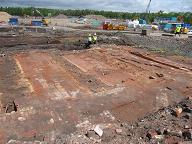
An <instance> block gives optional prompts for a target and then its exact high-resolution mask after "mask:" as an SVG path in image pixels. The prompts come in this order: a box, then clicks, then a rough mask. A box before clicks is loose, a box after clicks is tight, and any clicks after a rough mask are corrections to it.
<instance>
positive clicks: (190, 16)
mask: <svg viewBox="0 0 192 144" xmlns="http://www.w3.org/2000/svg"><path fill="white" fill-rule="evenodd" d="M37 9H38V10H39V11H40V12H41V13H42V15H44V16H45V17H46V16H57V15H58V14H64V15H66V16H79V17H80V16H85V15H102V16H104V17H106V18H114V19H117V18H118V19H132V20H133V19H145V20H147V21H148V22H153V21H154V19H155V18H158V17H163V18H170V17H177V18H178V20H179V21H180V20H182V21H184V22H185V23H191V24H192V12H170V13H164V12H163V11H159V12H157V13H130V12H113V11H103V10H102V11H98V10H89V9H85V10H79V9H76V10H72V9H67V10H63V9H47V8H37ZM33 10H34V8H33V7H27V8H22V7H0V11H5V12H7V13H9V14H11V15H17V16H40V15H39V14H38V13H34V12H33Z"/></svg>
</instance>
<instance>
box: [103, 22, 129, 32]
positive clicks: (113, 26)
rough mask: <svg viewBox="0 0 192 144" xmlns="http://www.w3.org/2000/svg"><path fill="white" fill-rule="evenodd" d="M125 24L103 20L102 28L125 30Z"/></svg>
mask: <svg viewBox="0 0 192 144" xmlns="http://www.w3.org/2000/svg"><path fill="white" fill-rule="evenodd" d="M126 28H127V26H125V25H123V24H113V23H112V22H111V21H105V22H104V23H103V30H119V31H123V30H126Z"/></svg>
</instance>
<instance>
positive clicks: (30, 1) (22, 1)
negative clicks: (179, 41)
mask: <svg viewBox="0 0 192 144" xmlns="http://www.w3.org/2000/svg"><path fill="white" fill-rule="evenodd" d="M148 2H149V0H79V1H77V0H54V1H53V0H0V6H36V7H48V8H64V9H97V10H112V11H128V12H143V11H145V9H146V7H147V5H148ZM150 10H151V11H159V10H164V11H192V0H152V3H151V7H150Z"/></svg>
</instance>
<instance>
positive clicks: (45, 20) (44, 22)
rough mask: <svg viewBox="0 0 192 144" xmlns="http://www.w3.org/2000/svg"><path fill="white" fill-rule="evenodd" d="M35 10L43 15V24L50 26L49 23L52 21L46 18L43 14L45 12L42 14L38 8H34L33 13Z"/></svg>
mask: <svg viewBox="0 0 192 144" xmlns="http://www.w3.org/2000/svg"><path fill="white" fill-rule="evenodd" d="M35 12H37V13H38V14H39V15H40V16H41V17H42V19H41V21H42V24H43V25H44V26H48V25H49V23H50V20H49V19H46V18H45V17H44V16H43V14H42V13H41V12H40V11H39V10H38V9H36V8H33V14H34V13H35Z"/></svg>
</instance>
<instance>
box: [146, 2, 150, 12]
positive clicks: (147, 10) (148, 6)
mask: <svg viewBox="0 0 192 144" xmlns="http://www.w3.org/2000/svg"><path fill="white" fill-rule="evenodd" d="M150 5H151V0H149V3H148V5H147V8H146V13H150V10H149V8H150Z"/></svg>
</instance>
